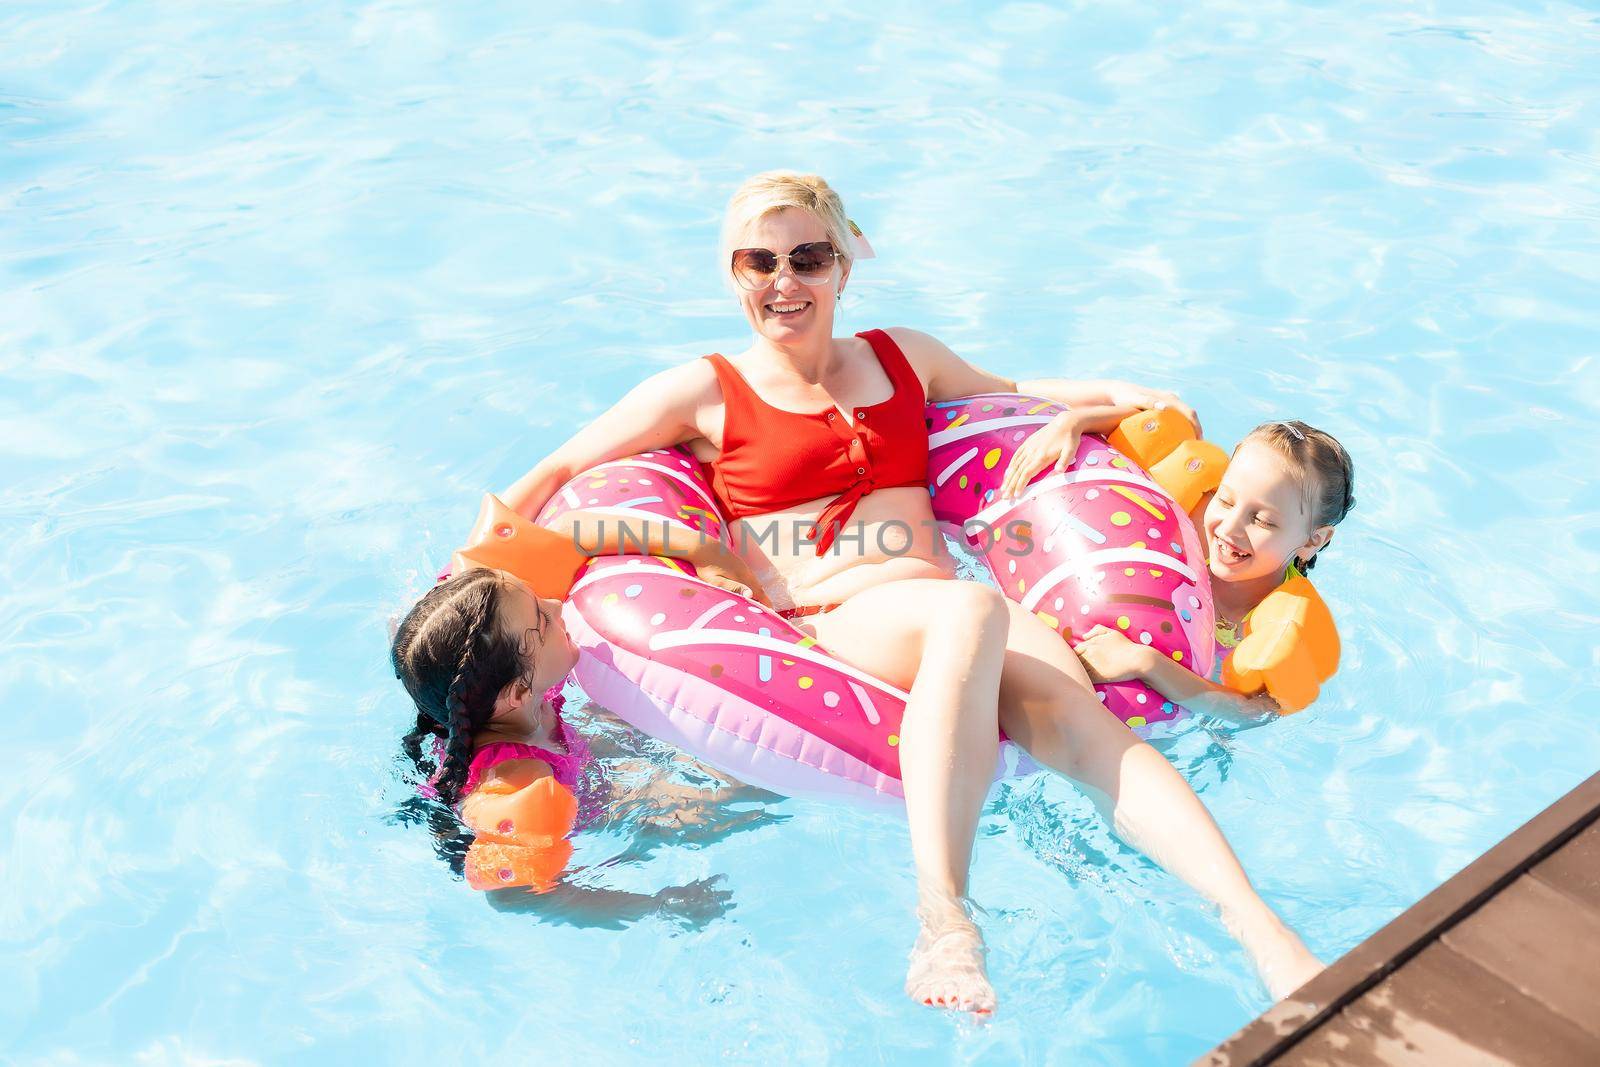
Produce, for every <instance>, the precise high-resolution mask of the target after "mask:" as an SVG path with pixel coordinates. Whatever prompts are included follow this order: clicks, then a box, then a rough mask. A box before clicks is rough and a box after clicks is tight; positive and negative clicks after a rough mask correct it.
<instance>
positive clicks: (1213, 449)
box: [1106, 408, 1228, 512]
mask: <svg viewBox="0 0 1600 1067" xmlns="http://www.w3.org/2000/svg"><path fill="white" fill-rule="evenodd" d="M1106 442H1107V443H1108V444H1110V445H1111V447H1112V448H1114V449H1116V450H1117V451H1118V452H1121V453H1122V454H1123V455H1125V456H1127V457H1128V458H1129V459H1131V460H1133V461H1134V462H1135V463H1137V464H1139V466H1141V467H1143V468H1144V469H1145V470H1147V471H1149V472H1150V477H1152V478H1154V479H1155V480H1156V482H1157V483H1158V484H1159V485H1160V486H1161V488H1163V489H1165V490H1166V491H1167V492H1169V493H1171V494H1172V499H1173V500H1175V501H1177V503H1178V507H1180V508H1182V509H1183V510H1184V511H1185V512H1193V511H1194V510H1195V507H1196V506H1197V505H1198V504H1199V503H1200V501H1201V499H1202V498H1203V497H1204V496H1205V495H1206V494H1207V493H1209V492H1212V491H1213V490H1215V489H1216V487H1217V485H1218V484H1219V483H1220V482H1221V481H1222V471H1223V469H1224V468H1226V467H1227V465H1228V454H1227V453H1226V452H1224V451H1222V449H1220V448H1218V447H1217V446H1216V445H1214V444H1212V443H1211V442H1210V441H1202V440H1199V439H1198V438H1196V437H1195V435H1194V427H1193V426H1191V425H1190V424H1189V420H1188V419H1186V418H1184V417H1183V416H1182V415H1181V414H1179V413H1178V412H1177V411H1176V410H1175V409H1173V408H1152V409H1151V410H1149V411H1140V412H1136V413H1135V414H1132V415H1129V416H1128V417H1127V418H1125V419H1123V420H1122V421H1121V422H1120V423H1118V424H1117V428H1116V429H1115V430H1113V431H1111V433H1110V434H1109V435H1107V437H1106Z"/></svg>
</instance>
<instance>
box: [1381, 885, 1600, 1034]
mask: <svg viewBox="0 0 1600 1067" xmlns="http://www.w3.org/2000/svg"><path fill="white" fill-rule="evenodd" d="M1441 940H1442V941H1443V943H1444V944H1446V945H1448V946H1450V948H1451V949H1453V950H1454V951H1456V952H1458V953H1460V954H1461V955H1462V956H1465V957H1466V958H1468V959H1470V960H1471V961H1472V962H1473V963H1476V964H1477V965H1478V966H1480V967H1482V968H1484V969H1485V970H1487V971H1489V972H1491V973H1492V974H1494V976H1495V977H1497V978H1499V979H1500V980H1502V981H1504V982H1505V983H1507V984H1508V985H1511V986H1513V987H1515V988H1516V989H1518V990H1520V991H1521V992H1522V993H1523V994H1525V995H1526V996H1528V997H1531V998H1532V999H1534V1000H1537V1001H1539V1002H1540V1003H1542V1004H1543V1005H1544V1006H1545V1007H1547V1008H1549V1009H1550V1010H1551V1011H1553V1012H1555V1013H1556V1014H1557V1015H1561V1016H1563V1017H1565V1018H1566V1019H1568V1020H1570V1021H1571V1022H1573V1023H1574V1024H1576V1025H1577V1026H1578V1027H1579V1028H1581V1029H1583V1030H1586V1031H1588V1033H1589V1034H1590V1035H1592V1036H1593V1037H1594V1038H1595V1040H1597V1041H1600V914H1596V913H1594V912H1591V911H1590V910H1589V909H1588V908H1586V907H1584V906H1583V905H1581V904H1578V903H1577V902H1575V901H1574V900H1573V899H1572V898H1571V897H1568V896H1566V895H1564V894H1562V893H1559V892H1557V891H1556V890H1554V889H1551V888H1550V887H1549V886H1547V885H1545V884H1544V883H1543V882H1541V881H1539V880H1538V879H1536V878H1532V877H1528V876H1524V877H1522V878H1519V879H1517V880H1516V881H1515V882H1513V883H1511V884H1510V885H1509V886H1507V887H1506V888H1505V889H1503V890H1501V891H1500V892H1499V893H1497V894H1496V895H1495V897H1494V899H1493V900H1490V901H1489V902H1488V903H1487V904H1485V905H1484V906H1483V907H1481V908H1479V909H1478V910H1477V911H1476V912H1474V913H1473V914H1471V915H1469V916H1467V918H1465V919H1463V920H1462V921H1461V922H1460V923H1458V924H1456V925H1455V926H1453V927H1451V929H1450V930H1449V931H1448V932H1446V933H1445V935H1444V937H1443V938H1442V939H1441ZM1402 973H1403V971H1402Z"/></svg>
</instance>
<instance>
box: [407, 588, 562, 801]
mask: <svg viewBox="0 0 1600 1067" xmlns="http://www.w3.org/2000/svg"><path fill="white" fill-rule="evenodd" d="M504 588H505V585H504V582H503V581H502V580H501V578H500V576H499V575H498V574H496V573H495V572H494V571H489V570H471V571H467V572H466V573H465V574H461V575H457V576H456V577H454V578H450V579H448V580H447V581H444V582H440V583H439V584H438V585H436V586H434V587H433V588H432V589H430V590H429V591H428V593H427V595H426V596H424V597H423V598H422V599H421V600H419V601H417V604H416V606H415V607H413V608H412V609H411V611H410V612H409V613H408V614H407V615H406V617H405V618H404V619H403V620H401V622H400V627H399V629H397V630H396V631H395V636H394V646H393V647H392V648H391V649H390V656H391V658H392V660H393V662H394V673H395V676H396V677H397V678H399V679H400V681H401V682H402V683H404V685H405V687H406V692H407V693H409V694H411V699H412V701H413V702H414V703H415V704H416V706H417V724H416V726H415V727H413V728H412V730H411V732H409V733H407V734H406V735H405V736H404V737H403V738H401V741H400V747H401V750H402V751H403V752H404V753H405V754H406V756H407V757H409V758H410V760H411V762H412V763H413V764H415V765H416V768H417V770H418V772H419V773H421V774H422V775H423V776H424V777H426V776H428V775H433V774H435V773H436V778H435V780H434V789H435V790H436V791H437V792H438V794H439V799H440V800H442V801H444V803H445V804H447V805H450V806H452V807H453V806H454V805H455V804H456V802H457V801H459V800H460V799H461V787H462V786H464V785H465V784H466V781H467V771H468V769H469V768H470V767H471V764H472V737H473V735H474V734H476V733H478V731H480V730H482V729H483V728H484V727H485V726H487V725H488V723H489V719H490V717H491V716H492V715H493V714H494V704H495V698H496V697H498V696H499V695H500V691H501V690H502V689H504V688H505V687H506V686H507V685H509V684H511V683H512V682H514V681H516V680H517V679H519V678H521V679H524V680H525V681H528V682H529V683H530V684H531V681H532V678H531V676H532V664H531V663H529V662H528V658H527V657H526V656H525V655H524V653H523V651H522V637H521V635H519V634H509V633H506V632H505V628H504V627H502V626H500V625H499V617H500V597H501V594H502V592H503V590H504ZM429 737H436V738H442V739H443V740H444V759H443V761H442V762H441V763H440V765H439V766H438V768H437V769H436V768H435V767H434V766H433V762H432V760H431V759H429V758H428V755H427V754H426V753H425V752H424V751H423V742H424V740H426V739H427V738H429Z"/></svg>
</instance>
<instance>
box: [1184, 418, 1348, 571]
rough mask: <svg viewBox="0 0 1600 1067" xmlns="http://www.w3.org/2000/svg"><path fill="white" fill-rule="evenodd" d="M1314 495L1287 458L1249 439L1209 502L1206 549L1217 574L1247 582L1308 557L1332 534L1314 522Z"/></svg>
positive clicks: (1213, 569) (1206, 520) (1223, 476)
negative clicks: (1311, 495) (1308, 490)
mask: <svg viewBox="0 0 1600 1067" xmlns="http://www.w3.org/2000/svg"><path fill="white" fill-rule="evenodd" d="M1312 521H1313V520H1312V515H1311V509H1310V499H1309V496H1308V494H1307V493H1306V490H1305V487H1303V486H1302V485H1301V484H1300V482H1299V481H1298V480H1296V478H1295V477H1294V474H1293V473H1292V472H1291V471H1290V470H1289V468H1288V467H1287V466H1286V465H1285V462H1284V460H1283V457H1282V456H1280V455H1279V454H1278V453H1277V452H1275V451H1273V450H1272V449H1271V448H1270V447H1268V446H1266V445H1263V444H1261V443H1259V442H1254V441H1246V442H1245V443H1244V444H1242V445H1240V446H1239V448H1238V450H1237V451H1236V452H1235V453H1234V455H1233V459H1232V460H1230V461H1229V463H1228V469H1227V470H1226V471H1224V472H1223V475H1222V484H1221V485H1220V486H1218V487H1217V492H1216V495H1215V496H1214V497H1212V498H1211V503H1210V504H1209V505H1207V506H1206V514H1205V535H1206V552H1207V554H1208V555H1209V556H1210V557H1211V560H1210V566H1211V574H1212V577H1214V578H1216V579H1218V580H1219V581H1224V582H1243V581H1249V580H1251V579H1254V578H1262V577H1266V576H1268V575H1280V574H1282V573H1283V569H1284V567H1285V566H1287V565H1288V562H1289V557H1291V556H1299V557H1300V558H1302V559H1304V558H1306V557H1309V556H1311V555H1313V554H1315V552H1316V551H1317V549H1319V548H1321V547H1322V546H1323V545H1324V544H1326V543H1327V541H1328V538H1329V537H1331V536H1333V527H1332V526H1320V527H1314V526H1313V525H1312Z"/></svg>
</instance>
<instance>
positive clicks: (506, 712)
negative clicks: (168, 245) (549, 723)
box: [493, 571, 578, 721]
mask: <svg viewBox="0 0 1600 1067" xmlns="http://www.w3.org/2000/svg"><path fill="white" fill-rule="evenodd" d="M500 573H501V577H502V579H503V581H504V582H505V584H504V586H503V587H502V589H501V591H500V604H499V625H500V626H501V627H502V628H503V629H504V631H505V632H506V633H507V634H516V635H520V636H519V644H518V648H519V650H520V652H521V654H522V657H523V662H524V663H525V664H531V669H530V670H529V671H528V673H526V674H525V675H523V677H521V678H519V679H518V680H517V681H514V682H512V683H511V684H510V685H508V686H506V688H505V690H504V691H502V692H501V694H500V697H499V699H498V700H496V701H495V708H494V715H493V720H494V721H504V720H507V719H514V718H516V717H518V716H525V715H527V713H528V712H529V711H530V710H531V711H537V710H538V704H539V701H540V699H541V698H543V696H544V693H545V690H547V689H549V688H550V687H551V686H553V685H556V684H557V683H559V682H560V681H561V679H563V678H565V677H566V676H567V674H568V673H569V672H570V671H571V670H572V668H573V667H574V666H575V665H576V664H577V662H578V646H577V645H575V644H573V643H572V638H571V637H570V636H568V634H567V628H566V626H565V625H563V624H562V622H561V601H559V600H546V599H544V598H541V597H538V596H535V595H534V592H533V590H532V589H530V588H528V585H527V583H526V582H523V581H522V580H521V579H519V578H516V577H514V576H512V575H510V574H507V573H505V572H503V571H502V572H500Z"/></svg>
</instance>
